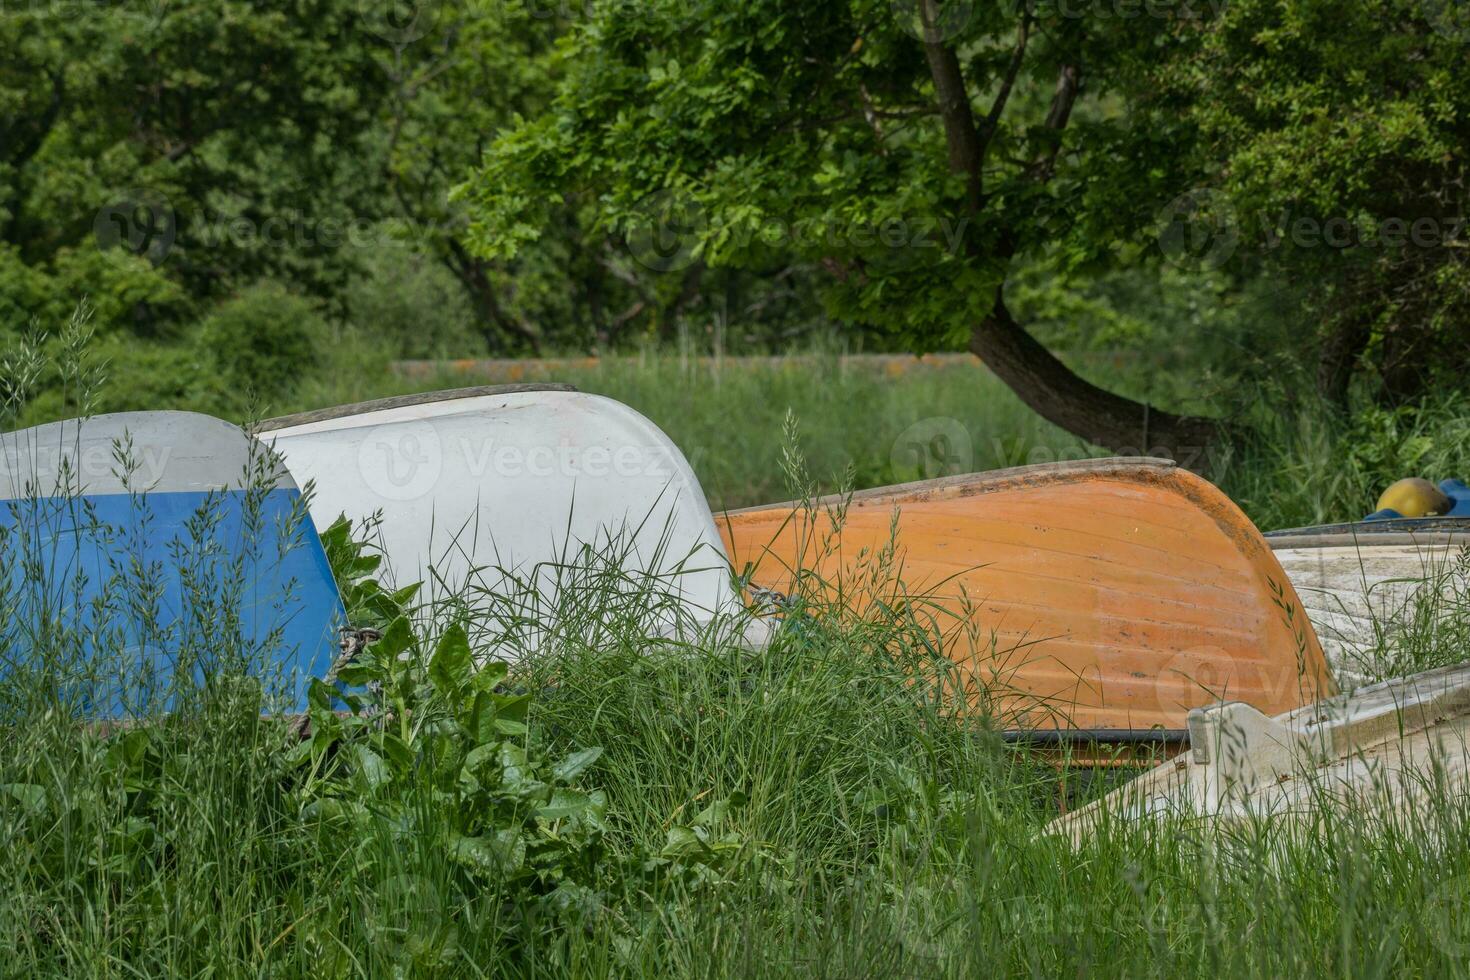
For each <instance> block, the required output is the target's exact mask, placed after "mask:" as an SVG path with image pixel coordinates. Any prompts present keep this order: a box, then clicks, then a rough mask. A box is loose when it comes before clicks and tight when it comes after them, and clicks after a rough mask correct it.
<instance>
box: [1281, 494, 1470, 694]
mask: <svg viewBox="0 0 1470 980" xmlns="http://www.w3.org/2000/svg"><path fill="white" fill-rule="evenodd" d="M1405 523H1407V522H1405ZM1413 524H1414V525H1416V526H1417V527H1418V528H1420V529H1419V530H1415V531H1410V530H1382V531H1380V530H1376V529H1374V528H1373V526H1372V525H1355V526H1351V527H1345V528H1337V529H1333V530H1332V531H1330V532H1328V533H1312V532H1311V531H1305V532H1292V533H1285V534H1277V535H1268V536H1267V541H1269V542H1270V543H1271V545H1272V549H1273V551H1275V554H1276V560H1277V561H1279V562H1280V563H1281V567H1282V568H1283V569H1284V570H1285V571H1286V574H1287V577H1288V578H1290V579H1291V584H1292V586H1293V587H1294V588H1295V589H1296V592H1297V595H1298V596H1299V597H1300V599H1301V602H1302V606H1303V607H1304V609H1305V610H1306V613H1307V618H1308V619H1309V620H1310V621H1311V623H1312V626H1313V628H1314V629H1315V630H1316V633H1317V638H1318V640H1320V641H1321V644H1322V650H1323V652H1324V653H1325V654H1326V656H1327V661H1328V664H1329V665H1330V667H1331V668H1332V671H1333V674H1334V677H1335V678H1336V680H1337V682H1338V684H1339V685H1340V686H1341V687H1342V688H1344V689H1351V688H1354V687H1357V686H1360V685H1362V684H1364V683H1367V682H1369V681H1371V680H1374V679H1376V678H1377V677H1380V676H1382V675H1383V670H1382V667H1383V666H1384V663H1383V658H1382V653H1383V652H1384V651H1393V650H1395V649H1398V648H1399V647H1400V646H1401V645H1402V643H1403V638H1404V634H1405V632H1406V631H1407V630H1409V629H1421V630H1422V629H1433V628H1434V625H1435V620H1436V619H1437V617H1438V613H1439V612H1440V610H1439V609H1438V605H1437V604H1438V602H1439V600H1440V599H1441V598H1443V597H1442V596H1441V595H1440V594H1439V593H1440V592H1441V591H1443V590H1445V588H1446V584H1447V580H1448V579H1449V577H1450V575H1451V573H1452V571H1453V569H1454V566H1455V562H1456V560H1457V559H1458V557H1459V554H1460V551H1461V548H1462V547H1463V546H1464V545H1466V544H1470V534H1467V533H1466V532H1464V531H1461V530H1457V529H1454V528H1450V527H1447V526H1446V525H1445V524H1444V522H1442V521H1441V522H1435V521H1415V522H1413Z"/></svg>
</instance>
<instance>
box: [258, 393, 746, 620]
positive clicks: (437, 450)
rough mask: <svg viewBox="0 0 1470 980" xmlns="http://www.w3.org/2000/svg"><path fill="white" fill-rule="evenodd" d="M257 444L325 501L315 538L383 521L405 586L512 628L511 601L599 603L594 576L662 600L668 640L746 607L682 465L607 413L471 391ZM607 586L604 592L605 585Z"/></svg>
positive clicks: (269, 431) (624, 418)
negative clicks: (569, 594) (537, 597)
mask: <svg viewBox="0 0 1470 980" xmlns="http://www.w3.org/2000/svg"><path fill="white" fill-rule="evenodd" d="M261 438H262V439H264V440H265V441H267V442H269V443H272V444H273V445H274V446H275V448H276V450H277V451H278V452H279V453H280V454H281V455H282V457H283V459H284V461H285V464H286V466H287V468H288V469H290V471H291V473H292V475H293V476H294V477H295V478H296V480H297V482H298V483H300V484H301V485H303V486H305V485H306V484H307V482H308V481H310V482H311V483H312V484H313V485H314V488H315V494H314V496H313V498H312V500H311V514H312V519H313V521H314V522H315V523H316V524H317V526H318V527H319V528H325V527H326V526H328V525H329V524H331V523H332V521H334V520H336V519H337V517H338V516H339V515H342V514H345V515H346V516H347V517H349V518H350V519H352V520H353V521H354V522H360V521H368V520H371V519H372V518H373V517H374V516H375V515H380V518H381V523H380V525H379V527H378V531H377V534H378V539H379V544H380V546H381V548H382V549H383V552H384V555H385V556H386V562H387V565H388V566H389V577H390V580H391V581H395V582H396V583H398V584H400V585H401V584H404V583H408V582H414V581H422V582H425V583H429V584H430V585H431V586H433V587H434V588H435V589H438V590H440V591H448V592H456V593H459V594H461V595H463V596H464V597H465V598H466V600H467V602H468V605H469V606H470V608H471V609H479V610H481V611H485V610H490V609H492V608H498V609H500V610H501V612H502V617H501V618H504V616H505V615H506V614H507V613H506V611H505V607H504V606H503V604H502V605H499V606H497V603H498V602H499V603H503V596H505V595H507V594H511V593H519V594H521V595H522V596H525V595H527V594H529V593H530V592H536V593H544V594H546V595H548V596H549V595H551V594H553V593H556V592H557V591H558V590H563V591H564V590H566V589H575V588H585V589H591V588H592V585H591V582H592V580H593V578H594V577H596V576H594V575H593V574H592V572H591V569H593V568H598V569H602V570H603V571H605V570H606V569H607V568H608V567H609V566H613V565H615V566H617V567H619V568H621V570H622V571H623V572H624V573H625V577H626V579H627V581H626V582H625V583H624V584H625V585H626V586H627V587H628V588H629V589H631V590H632V592H633V594H635V595H636V594H637V593H638V590H639V589H640V588H643V589H650V588H651V589H654V590H656V591H658V592H659V593H660V594H661V596H662V597H663V603H662V605H661V608H662V609H663V610H664V611H663V612H662V613H660V614H658V615H659V616H660V618H662V619H663V620H664V622H663V623H662V624H661V628H662V629H665V630H677V629H679V628H680V627H682V626H683V625H689V624H694V625H697V624H699V623H704V622H708V621H709V620H710V619H711V618H713V617H714V616H715V614H716V612H717V611H718V610H730V609H733V608H735V606H736V604H737V603H738V602H739V599H738V595H737V593H736V591H735V589H734V587H733V585H732V582H731V579H730V574H729V568H728V562H727V561H726V559H725V553H724V547H723V545H722V544H721V541H720V536H719V534H718V532H717V531H716V528H715V523H714V518H713V516H712V515H711V513H710V509H709V505H708V504H707V503H706V501H705V497H704V494H703V492H702V491H701V489H700V486H699V481H698V479H697V478H696V477H695V475H694V473H693V471H692V470H691V469H690V467H689V464H688V462H687V461H686V460H685V458H684V455H683V453H681V452H680V451H679V449H678V447H677V446H675V445H674V444H673V442H672V441H670V439H669V438H668V436H666V435H665V434H664V433H663V432H662V431H660V430H659V429H658V427H657V426H655V425H654V424H653V423H651V422H650V421H648V419H646V418H644V417H643V416H642V415H640V414H638V413H637V412H635V411H633V410H632V409H630V408H628V407H627V406H626V405H622V404H620V403H619V402H616V401H613V400H612V399H610V398H604V397H601V396H598V395H591V394H584V393H580V392H577V391H574V390H571V389H569V388H566V387H565V386H528V385H520V386H504V387H501V388H479V389H465V390H462V391H459V392H441V393H433V394H430V395H426V396H409V397H405V398H397V399H386V400H384V401H381V402H370V403H366V404H364V405H359V406H346V407H344V408H342V409H331V410H326V411H323V412H314V413H305V414H303V415H299V416H291V417H287V418H284V419H275V420H271V421H269V422H266V423H264V424H263V425H262V427H261ZM431 569H432V573H431ZM578 570H580V571H578ZM597 580H598V582H599V584H598V585H597V586H596V587H597V588H600V589H606V588H607V586H608V582H609V578H608V577H607V576H606V575H602V576H600V577H597ZM635 580H636V581H637V582H640V583H642V584H641V585H639V586H635V585H634V584H633V582H634V581H635ZM518 583H519V584H518ZM528 586H529V587H530V588H529V589H528V588H527V587H528ZM497 597H501V598H497ZM562 598H565V597H564V596H563V597H562ZM671 600H672V601H671ZM548 601H558V600H554V599H551V600H548Z"/></svg>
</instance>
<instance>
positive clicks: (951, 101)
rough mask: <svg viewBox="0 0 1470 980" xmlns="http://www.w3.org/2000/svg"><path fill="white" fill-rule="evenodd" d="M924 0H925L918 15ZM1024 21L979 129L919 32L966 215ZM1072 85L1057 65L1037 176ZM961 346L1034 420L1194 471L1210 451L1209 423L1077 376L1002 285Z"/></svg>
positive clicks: (941, 53) (975, 201)
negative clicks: (1020, 319)
mask: <svg viewBox="0 0 1470 980" xmlns="http://www.w3.org/2000/svg"><path fill="white" fill-rule="evenodd" d="M933 4H934V0H926V7H925V12H926V16H929V15H930V7H931V6H932V5H933ZM1029 26H1030V22H1029V18H1028V17H1027V16H1023V18H1022V21H1021V24H1020V30H1019V32H1018V40H1017V46H1016V54H1015V56H1014V58H1013V61H1012V64H1011V66H1010V68H1009V71H1008V80H1007V82H1006V83H1004V84H1003V85H1002V88H1001V91H1000V93H999V95H998V97H997V99H996V102H995V104H994V106H993V107H992V109H991V111H990V112H989V113H988V114H987V116H986V119H985V125H986V130H987V131H986V133H985V134H984V135H983V136H982V134H981V132H980V131H979V130H978V129H977V128H976V125H975V116H974V112H973V111H972V110H971V108H970V99H969V89H968V87H967V85H966V83H965V78H964V72H963V69H962V68H961V66H960V62H959V59H958V57H957V56H956V55H955V52H954V50H953V49H952V48H950V47H948V46H947V45H945V44H944V43H942V42H941V41H937V40H932V39H931V40H926V42H925V44H924V54H925V58H926V60H927V61H928V63H929V72H930V75H931V76H932V78H933V80H934V94H935V101H936V103H937V106H938V109H939V115H940V118H941V119H943V121H944V129H945V141H946V146H947V148H948V151H949V168H950V171H951V172H953V173H956V174H960V175H963V176H964V178H965V190H966V193H965V204H966V207H967V210H968V211H969V213H970V214H971V215H978V214H980V213H982V212H983V211H984V209H985V207H986V205H987V200H986V196H985V184H984V167H985V161H986V157H987V155H988V150H989V147H990V140H991V137H992V136H993V135H994V128H995V127H996V126H998V125H999V119H1000V115H1001V113H1002V112H1003V111H1004V108H1005V98H1006V96H1007V95H1008V94H1009V89H1010V81H1011V80H1013V78H1014V75H1015V73H1017V72H1019V71H1020V67H1021V60H1022V59H1023V58H1024V56H1025V50H1026V48H1025V41H1026V34H1027V31H1028V30H1029ZM1081 86H1082V72H1081V69H1080V68H1079V66H1077V65H1075V64H1064V65H1063V66H1062V68H1061V71H1060V74H1059V76H1058V78H1057V84H1056V90H1055V92H1054V93H1053V95H1052V100H1051V104H1050V105H1049V106H1048V108H1047V113H1046V118H1045V120H1044V122H1043V123H1042V129H1043V130H1044V131H1045V132H1047V133H1048V134H1050V135H1051V139H1050V140H1049V145H1047V146H1046V147H1045V148H1044V149H1043V150H1042V151H1041V153H1040V155H1039V156H1038V157H1037V158H1036V159H1035V160H1033V161H1032V162H1031V164H1030V165H1029V167H1028V168H1027V172H1028V174H1029V175H1030V177H1031V178H1032V179H1033V180H1035V181H1036V182H1037V183H1038V184H1045V183H1046V182H1047V181H1049V180H1051V177H1052V174H1053V171H1054V168H1055V165H1056V160H1057V157H1058V155H1059V154H1060V151H1061V147H1062V139H1063V132H1064V131H1065V130H1066V128H1067V124H1068V122H1069V121H1070V119H1071V115H1072V107H1073V106H1074V105H1075V103H1076V101H1077V98H1078V95H1079V93H1080V92H1081ZM1012 231H1013V230H1012V229H1009V228H1003V229H1001V234H1000V235H999V236H998V241H999V246H998V251H999V254H996V252H994V251H992V252H991V253H989V254H984V255H982V254H979V253H977V252H976V251H974V249H975V246H974V245H973V244H972V245H971V246H970V248H971V251H970V256H971V258H973V259H976V260H989V261H994V260H995V259H997V258H999V259H1001V260H1003V261H1006V262H1009V261H1010V260H1011V259H1012V258H1013V257H1014V255H1015V252H1016V250H1017V244H1016V236H1015V235H1014V234H1012ZM970 350H971V351H972V352H973V353H974V354H975V355H977V356H978V357H979V358H980V359H981V360H982V361H984V362H985V364H986V366H987V367H989V368H990V370H991V371H993V372H994V373H995V375H996V377H998V378H1000V380H1001V381H1003V382H1004V383H1005V384H1006V385H1007V386H1008V387H1010V388H1011V390H1012V391H1014V392H1015V393H1016V394H1017V395H1018V396H1020V398H1021V401H1023V402H1025V403H1026V405H1027V406H1028V407H1030V408H1031V409H1032V410H1034V411H1035V412H1036V413H1037V414H1039V415H1040V416H1041V417H1042V418H1044V419H1046V420H1047V421H1049V422H1051V423H1053V424H1054V425H1057V426H1060V427H1061V428H1063V429H1065V430H1066V431H1068V432H1070V433H1072V434H1073V435H1075V436H1078V437H1080V438H1082V439H1086V440H1087V441H1088V442H1091V443H1094V444H1096V445H1099V446H1102V447H1104V448H1106V449H1109V450H1111V451H1113V452H1115V453H1119V454H1120V455H1149V456H1168V457H1170V458H1172V459H1175V460H1177V461H1178V462H1180V463H1181V464H1182V465H1184V466H1187V467H1189V468H1190V469H1195V470H1200V471H1203V470H1204V469H1205V468H1206V467H1207V466H1208V465H1209V464H1210V462H1211V461H1210V458H1209V457H1210V452H1211V449H1212V448H1213V447H1214V446H1215V445H1216V444H1217V443H1218V442H1219V441H1220V437H1221V434H1222V433H1221V423H1219V422H1218V421H1215V420H1212V419H1206V418H1198V417H1193V416H1188V415H1175V414H1173V413H1170V412H1164V411H1160V410H1159V409H1156V408H1154V407H1153V406H1152V405H1149V404H1147V403H1146V402H1140V401H1134V400H1133V399H1131V398H1124V397H1123V396H1122V395H1117V394H1114V393H1112V392H1110V391H1105V390H1104V389H1102V388H1099V387H1098V386H1096V385H1094V384H1092V383H1091V382H1089V381H1087V380H1086V379H1085V378H1083V377H1081V376H1080V375H1078V374H1077V373H1076V372H1074V371H1073V370H1072V369H1071V368H1069V367H1067V366H1066V365H1065V364H1063V363H1062V362H1061V361H1060V360H1058V359H1057V358H1056V356H1055V355H1053V354H1052V353H1051V351H1049V350H1047V349H1046V347H1045V346H1044V345H1042V344H1041V343H1040V342H1039V341H1037V340H1036V338H1035V337H1032V336H1031V334H1029V333H1027V332H1026V330H1025V328H1024V327H1022V326H1021V325H1020V324H1019V323H1017V322H1016V320H1015V318H1014V317H1013V316H1012V315H1011V312H1010V310H1009V309H1007V307H1006V305H1005V297H1004V285H1002V286H1001V288H999V289H997V291H996V296H995V304H994V307H993V308H992V310H991V311H990V313H988V314H987V315H986V316H985V318H984V319H983V320H981V321H980V322H979V323H977V324H976V325H975V326H974V328H973V329H972V331H971V334H970Z"/></svg>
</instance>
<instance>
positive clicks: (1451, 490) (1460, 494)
mask: <svg viewBox="0 0 1470 980" xmlns="http://www.w3.org/2000/svg"><path fill="white" fill-rule="evenodd" d="M1439 489H1440V491H1441V492H1443V493H1444V495H1445V496H1447V497H1449V498H1450V501H1451V507H1450V509H1449V510H1448V511H1446V512H1445V513H1443V514H1438V515H1436V516H1438V517H1470V486H1466V485H1465V482H1464V481H1463V480H1440V481H1439ZM1426 519H1428V520H1432V519H1433V518H1426ZM1363 520H1365V521H1401V520H1405V518H1404V515H1403V514H1400V513H1399V512H1398V511H1396V510H1394V509H1393V508H1392V507H1385V508H1383V509H1382V510H1375V511H1374V512H1373V513H1371V514H1369V515H1368V516H1367V517H1365V518H1363Z"/></svg>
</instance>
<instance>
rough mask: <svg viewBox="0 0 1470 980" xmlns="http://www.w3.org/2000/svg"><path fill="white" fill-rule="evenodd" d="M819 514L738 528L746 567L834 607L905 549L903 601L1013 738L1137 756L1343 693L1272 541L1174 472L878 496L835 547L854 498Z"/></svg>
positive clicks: (731, 534) (1038, 469)
mask: <svg viewBox="0 0 1470 980" xmlns="http://www.w3.org/2000/svg"><path fill="white" fill-rule="evenodd" d="M818 505H819V506H817V507H816V508H815V509H812V508H809V507H803V506H801V505H798V504H779V505H775V506H770V507H758V508H750V509H747V510H741V511H733V512H730V513H728V514H725V515H723V516H722V518H721V519H720V521H719V523H721V525H722V526H721V534H722V535H723V536H724V539H725V545H726V547H727V549H728V551H729V554H730V557H731V559H732V561H733V563H734V565H735V568H736V570H737V571H742V572H747V573H748V574H749V581H750V583H751V585H752V586H755V587H760V588H765V589H772V590H775V591H776V592H779V593H786V592H789V591H792V590H795V589H797V588H798V586H797V575H796V570H797V569H802V570H804V571H807V572H814V573H815V579H811V578H810V577H808V580H809V581H816V582H819V583H820V584H819V585H817V586H816V588H817V589H818V590H819V591H820V592H822V593H823V594H824V596H825V598H828V599H831V598H834V597H836V596H837V594H838V592H839V590H841V591H844V592H846V593H851V592H852V587H853V583H854V582H855V581H857V580H858V579H861V578H862V577H863V576H864V575H868V576H869V577H871V570H872V567H873V564H874V556H876V555H878V554H879V553H880V552H881V550H882V549H884V548H885V547H886V546H887V545H889V544H890V542H892V543H894V545H895V548H894V551H893V560H892V562H891V566H890V567H892V568H893V569H895V570H897V574H898V576H899V578H900V586H899V588H900V589H901V591H902V593H903V594H905V595H907V596H910V597H922V598H921V599H919V600H916V601H914V602H912V603H911V605H912V606H913V607H914V608H920V607H922V608H924V609H928V610H933V611H934V612H935V614H936V619H935V633H936V634H938V635H941V636H942V637H943V641H942V648H943V651H944V655H945V656H946V657H948V658H949V659H950V660H951V661H953V662H954V663H955V665H956V671H955V673H956V675H957V676H958V677H959V679H960V681H961V683H962V685H963V687H964V689H965V691H966V696H967V699H968V700H970V701H971V703H974V702H975V701H977V700H978V699H980V698H984V699H985V703H986V705H987V706H988V707H989V708H990V709H991V710H995V711H997V712H998V716H999V718H1001V719H1002V720H1003V722H1004V724H1005V727H1007V728H1013V729H1018V730H1027V731H1033V732H1034V731H1037V730H1047V729H1056V730H1061V731H1063V732H1072V733H1076V734H1081V732H1077V730H1082V732H1086V733H1091V734H1092V735H1093V736H1094V737H1097V738H1098V739H1099V740H1104V741H1106V740H1109V739H1111V738H1117V739H1118V740H1124V741H1126V735H1127V734H1128V733H1139V732H1146V731H1149V730H1153V731H1154V732H1156V733H1160V730H1162V733H1169V732H1172V733H1180V732H1182V731H1183V730H1184V729H1185V727H1186V725H1185V717H1186V715H1187V714H1188V712H1189V710H1190V709H1191V708H1194V707H1198V706H1201V705H1205V704H1209V703H1213V702H1215V701H1218V700H1222V699H1223V700H1236V701H1244V702H1247V703H1248V704H1251V705H1253V706H1254V707H1256V708H1259V709H1260V710H1261V711H1263V712H1265V713H1266V714H1277V713H1280V712H1283V711H1288V710H1290V709H1292V708H1295V707H1298V706H1300V705H1303V704H1306V703H1309V702H1311V701H1315V700H1317V699H1318V698H1320V697H1323V696H1326V695H1328V694H1332V693H1335V690H1334V688H1333V685H1332V680H1331V675H1330V673H1329V671H1328V669H1327V664H1326V661H1325V659H1324V658H1323V655H1322V649H1321V647H1320V646H1319V645H1318V642H1317V638H1316V636H1315V634H1313V632H1312V629H1311V627H1310V625H1308V623H1307V621H1306V617H1305V615H1304V614H1303V613H1302V610H1301V603H1300V601H1299V600H1298V599H1297V596H1296V593H1295V592H1294V591H1293V590H1292V587H1291V583H1290V582H1289V581H1288V580H1287V578H1286V575H1285V573H1284V572H1283V571H1282V570H1281V566H1280V565H1279V564H1278V563H1277V561H1276V559H1275V558H1274V557H1273V556H1272V553H1271V549H1270V548H1269V547H1268V546H1267V545H1266V543H1265V541H1264V540H1263V539H1262V537H1261V535H1260V532H1258V531H1257V530H1256V528H1255V526H1254V525H1253V524H1252V523H1251V522H1250V520H1249V519H1248V518H1247V517H1246V516H1245V515H1244V514H1243V513H1241V511H1240V509H1239V508H1237V507H1236V506H1235V505H1234V504H1233V503H1232V502H1231V501H1230V500H1229V499H1228V498H1226V497H1225V496H1224V494H1222V493H1221V492H1220V491H1219V490H1217V489H1216V488H1215V487H1214V486H1212V485H1211V484H1209V483H1208V482H1206V481H1204V480H1202V479H1200V478H1199V477H1197V476H1195V475H1194V474H1192V473H1190V472H1188V471H1187V470H1182V469H1180V468H1178V467H1177V466H1175V465H1173V464H1172V463H1169V462H1167V461H1163V460H1140V459H1117V460H1098V461H1091V462H1082V463H1066V464H1054V465H1046V466H1031V467H1022V468H1020V469H1015V470H1001V471H998V472H994V473H981V474H974V475H968V476H961V477H947V478H944V479H941V480H929V481H924V482H922V483H914V484H906V485H903V486H897V487H886V488H881V489H878V490H870V491H865V492H862V493H858V494H855V495H853V496H852V498H851V499H850V502H848V504H847V509H846V512H845V516H844V519H843V520H842V523H841V526H840V529H839V530H838V531H836V532H833V530H832V528H831V524H830V518H829V516H828V514H827V513H825V512H824V511H826V510H827V509H828V508H837V507H841V506H842V501H841V500H840V498H828V499H826V500H823V501H819V502H818ZM895 513H896V515H897V516H896V518H895ZM814 522H815V523H814ZM895 527H896V528H897V534H896V537H895V535H894V534H893V533H892V529H893V528H895ZM811 587H812V586H807V588H811ZM859 591H861V590H859ZM846 598H848V599H849V601H854V600H852V598H851V596H850V595H849V596H847V597H846ZM855 601H856V602H857V604H858V605H862V604H863V603H864V602H869V601H871V597H869V598H866V599H864V598H856V599H855Z"/></svg>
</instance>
